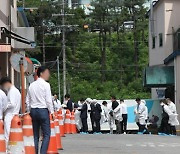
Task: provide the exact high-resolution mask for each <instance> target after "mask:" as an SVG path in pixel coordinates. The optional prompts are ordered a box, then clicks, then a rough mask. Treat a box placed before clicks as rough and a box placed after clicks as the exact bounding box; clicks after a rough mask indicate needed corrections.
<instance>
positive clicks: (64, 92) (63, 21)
mask: <svg viewBox="0 0 180 154" xmlns="http://www.w3.org/2000/svg"><path fill="white" fill-rule="evenodd" d="M62 35H63V36H62V46H63V95H66V42H65V41H66V38H65V0H63V4H62Z"/></svg>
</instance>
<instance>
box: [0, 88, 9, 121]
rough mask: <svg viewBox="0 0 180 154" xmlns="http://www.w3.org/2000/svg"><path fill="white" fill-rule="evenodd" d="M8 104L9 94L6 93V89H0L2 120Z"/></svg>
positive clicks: (0, 114) (0, 118)
mask: <svg viewBox="0 0 180 154" xmlns="http://www.w3.org/2000/svg"><path fill="white" fill-rule="evenodd" d="M6 104H7V96H6V94H5V93H4V91H2V90H1V89H0V120H2V119H3V112H4V107H5V105H6Z"/></svg>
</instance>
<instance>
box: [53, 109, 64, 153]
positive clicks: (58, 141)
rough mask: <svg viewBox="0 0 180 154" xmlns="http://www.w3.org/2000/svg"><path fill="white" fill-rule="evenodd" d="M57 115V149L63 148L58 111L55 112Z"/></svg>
mask: <svg viewBox="0 0 180 154" xmlns="http://www.w3.org/2000/svg"><path fill="white" fill-rule="evenodd" d="M55 116H56V119H55V120H54V125H55V132H56V142H57V149H58V150H63V148H62V142H61V136H60V128H59V120H58V119H57V113H55Z"/></svg>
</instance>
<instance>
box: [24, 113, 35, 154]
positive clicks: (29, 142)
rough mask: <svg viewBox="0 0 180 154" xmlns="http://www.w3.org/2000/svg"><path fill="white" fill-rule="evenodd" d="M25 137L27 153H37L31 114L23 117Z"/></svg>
mask: <svg viewBox="0 0 180 154" xmlns="http://www.w3.org/2000/svg"><path fill="white" fill-rule="evenodd" d="M23 120H24V121H23V138H24V147H25V152H26V154H35V146H34V137H33V128H32V119H31V117H30V115H29V114H26V115H25V116H24V117H23Z"/></svg>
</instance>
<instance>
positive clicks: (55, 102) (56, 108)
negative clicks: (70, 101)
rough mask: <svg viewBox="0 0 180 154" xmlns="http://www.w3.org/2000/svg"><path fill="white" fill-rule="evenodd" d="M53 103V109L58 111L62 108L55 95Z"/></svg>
mask: <svg viewBox="0 0 180 154" xmlns="http://www.w3.org/2000/svg"><path fill="white" fill-rule="evenodd" d="M53 103H54V109H55V111H58V110H59V109H61V108H62V106H61V102H60V101H59V100H58V98H57V95H54V97H53Z"/></svg>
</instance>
